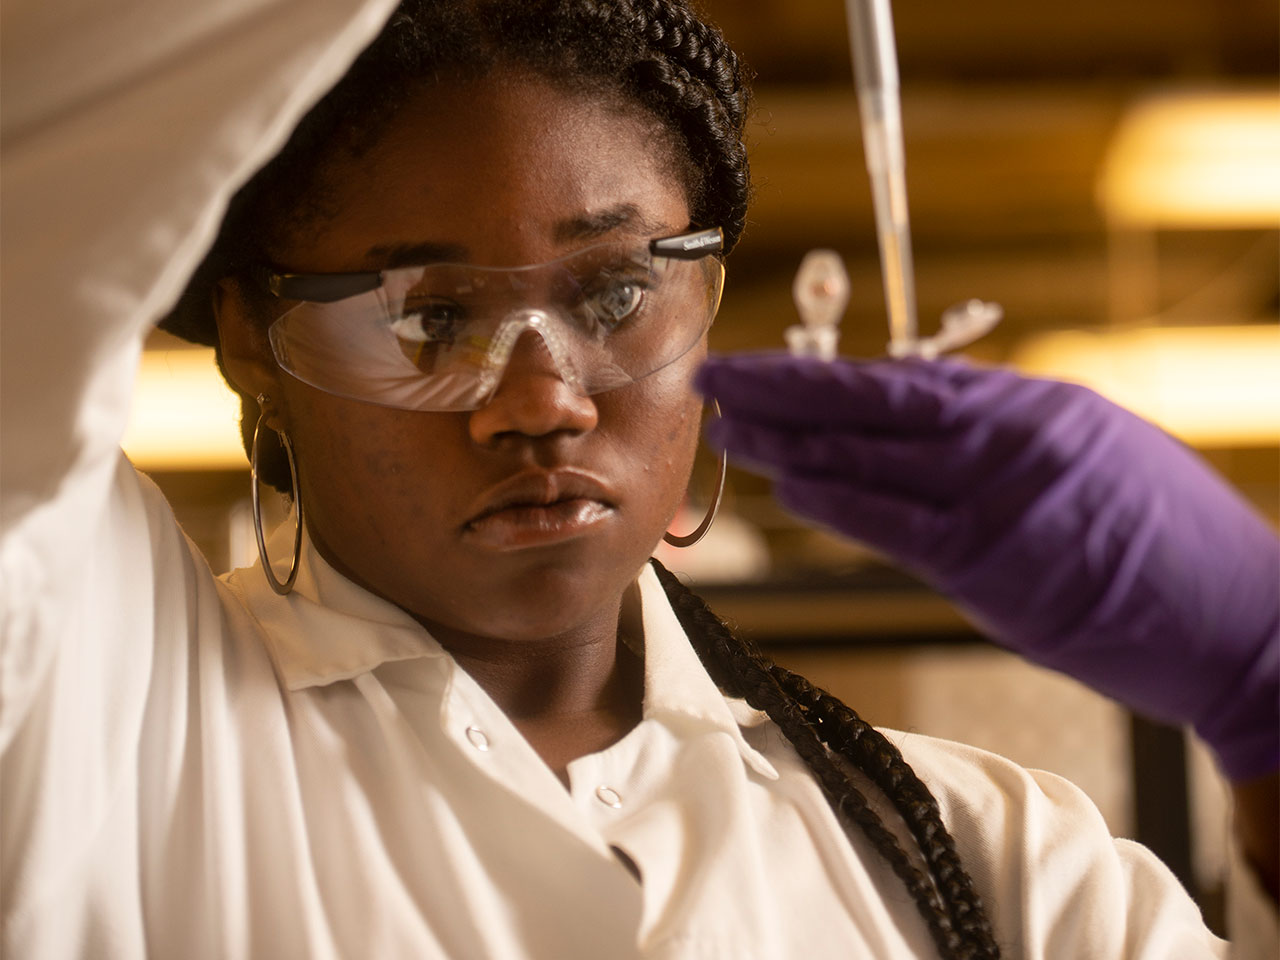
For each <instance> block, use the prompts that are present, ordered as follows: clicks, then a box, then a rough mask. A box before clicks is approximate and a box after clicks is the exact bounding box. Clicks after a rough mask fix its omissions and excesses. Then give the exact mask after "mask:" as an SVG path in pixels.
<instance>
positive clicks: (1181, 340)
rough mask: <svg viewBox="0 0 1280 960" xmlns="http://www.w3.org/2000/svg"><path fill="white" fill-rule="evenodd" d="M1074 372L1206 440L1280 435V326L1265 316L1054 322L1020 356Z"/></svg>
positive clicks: (1048, 369) (1061, 375)
mask: <svg viewBox="0 0 1280 960" xmlns="http://www.w3.org/2000/svg"><path fill="white" fill-rule="evenodd" d="M1011 361H1012V363H1013V365H1014V366H1015V367H1017V368H1018V369H1020V370H1021V371H1023V372H1024V373H1029V374H1032V375H1034V376H1043V377H1051V378H1054V379H1058V380H1070V381H1072V382H1074V383H1082V384H1084V385H1085V386H1088V387H1092V388H1093V389H1095V390H1097V391H1098V392H1099V393H1101V394H1102V395H1103V396H1105V397H1107V398H1109V399H1111V400H1114V401H1115V402H1116V403H1119V404H1120V405H1121V406H1124V407H1128V408H1129V409H1130V410H1132V411H1134V412H1135V413H1137V414H1140V415H1141V416H1144V417H1146V418H1147V419H1149V420H1152V421H1154V422H1156V423H1158V424H1160V426H1162V427H1163V428H1164V429H1165V430H1168V431H1169V432H1170V433H1172V434H1174V435H1175V436H1177V437H1179V438H1180V439H1182V440H1184V441H1185V442H1187V443H1189V444H1191V445H1193V446H1196V447H1200V448H1206V449H1208V448H1222V447H1228V448H1229V447H1249V446H1265V445H1268V444H1275V443H1280V327H1277V326H1269V325H1264V324H1246V325H1240V326H1212V327H1209V326H1204V327H1151V328H1145V329H1141V328H1139V329H1123V328H1122V329H1117V330H1105V329H1104V330H1096V331H1085V330H1055V331H1049V332H1046V333H1042V334H1037V335H1035V336H1032V337H1029V338H1027V339H1026V340H1024V341H1023V342H1022V344H1021V345H1019V346H1018V347H1017V348H1016V349H1015V350H1014V353H1013V355H1012V357H1011Z"/></svg>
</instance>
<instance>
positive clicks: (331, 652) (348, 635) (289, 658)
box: [229, 519, 447, 691]
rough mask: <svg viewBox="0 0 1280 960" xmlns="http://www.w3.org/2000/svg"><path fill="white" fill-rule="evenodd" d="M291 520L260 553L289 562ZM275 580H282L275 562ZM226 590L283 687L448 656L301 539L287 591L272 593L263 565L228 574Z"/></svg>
mask: <svg viewBox="0 0 1280 960" xmlns="http://www.w3.org/2000/svg"><path fill="white" fill-rule="evenodd" d="M293 531H294V525H293V521H292V520H291V519H290V520H286V521H285V522H284V523H283V524H282V525H281V526H280V527H278V528H277V529H276V531H275V532H274V533H273V534H272V535H271V537H270V538H269V540H268V541H267V554H268V556H271V557H277V558H284V557H288V556H289V554H290V552H291V551H292V550H293ZM276 569H277V571H278V573H277V575H282V573H281V572H279V571H280V565H279V563H277V565H276ZM229 582H230V583H231V585H232V587H233V589H236V590H238V591H239V592H240V594H241V596H242V597H243V598H244V600H245V605H246V606H247V607H248V608H249V611H250V612H251V613H252V614H253V617H254V619H256V620H257V621H258V624H259V626H261V627H262V633H263V636H264V637H265V638H266V642H267V649H268V652H269V653H270V655H271V659H272V661H273V662H274V664H275V667H276V673H277V675H278V676H279V677H280V679H281V681H282V682H283V683H284V685H285V686H286V687H287V688H288V689H290V690H294V691H296V690H302V689H305V688H307V687H319V686H324V685H325V684H329V683H333V682H335V681H338V680H350V679H351V678H353V677H357V676H360V675H361V674H363V673H368V672H369V671H371V670H373V669H374V668H375V667H378V666H379V665H381V664H383V663H389V662H391V661H395V660H409V659H413V658H415V657H432V658H439V657H445V656H447V654H446V652H445V650H444V648H443V647H441V646H440V644H439V643H438V642H437V641H436V640H435V638H433V637H432V636H431V634H429V633H428V632H427V631H426V630H425V629H423V627H422V625H421V624H420V623H418V622H417V621H416V620H414V619H413V617H411V616H409V614H407V613H405V612H404V611H403V610H401V609H400V608H399V607H397V606H395V604H392V603H388V602H387V601H385V600H383V599H382V598H381V597H377V596H375V595H374V594H372V593H370V592H369V591H368V590H365V589H364V588H363V587H360V586H357V585H356V584H354V583H352V582H351V581H350V580H348V579H347V578H346V577H344V576H343V575H342V574H340V573H338V571H336V570H334V569H333V567H331V566H330V565H329V564H328V563H327V562H326V561H325V559H324V558H323V557H321V556H320V554H319V553H318V552H317V551H316V549H315V546H314V545H313V544H312V542H311V538H310V537H308V536H307V535H306V534H305V533H304V534H303V537H302V556H301V559H300V560H299V565H298V578H297V580H296V581H295V582H294V585H293V590H292V591H291V592H290V593H289V594H288V595H287V596H284V597H281V596H278V595H277V594H276V593H275V592H274V591H273V590H272V589H271V587H270V586H269V585H268V584H267V578H266V577H265V576H264V575H263V573H262V561H261V560H259V561H258V562H257V563H255V564H254V565H253V566H252V567H250V568H248V569H244V570H236V571H234V572H233V573H232V574H231V576H230V578H229Z"/></svg>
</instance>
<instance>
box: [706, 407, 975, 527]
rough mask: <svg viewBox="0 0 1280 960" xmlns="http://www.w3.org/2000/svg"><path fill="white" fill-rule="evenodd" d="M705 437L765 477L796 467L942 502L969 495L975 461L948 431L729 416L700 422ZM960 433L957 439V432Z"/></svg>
mask: <svg viewBox="0 0 1280 960" xmlns="http://www.w3.org/2000/svg"><path fill="white" fill-rule="evenodd" d="M706 436H707V441H708V442H709V443H710V444H711V446H712V447H713V448H715V449H718V450H725V451H727V452H728V453H729V455H730V457H731V458H732V459H733V460H734V462H735V463H739V464H745V465H746V466H747V468H748V469H753V470H754V472H757V473H763V474H765V475H766V476H773V475H776V474H779V473H795V474H803V475H805V476H809V477H813V478H824V479H829V480H842V481H844V482H845V483H847V484H849V485H850V486H857V487H862V488H864V489H868V490H875V491H878V492H881V493H888V494H893V495H895V496H901V497H905V498H908V499H912V500H922V501H924V502H926V503H929V504H931V505H933V506H948V505H951V504H953V503H955V502H956V501H957V500H958V499H960V498H962V497H964V496H971V495H972V494H973V492H974V487H975V485H976V484H975V481H976V479H977V478H976V477H975V473H976V472H977V471H978V470H980V469H981V468H982V466H983V461H981V460H980V459H978V460H975V458H973V457H971V456H969V455H968V449H967V446H966V445H965V444H964V443H957V440H956V439H955V438H954V437H952V436H948V435H941V436H940V435H935V434H924V435H919V436H913V435H905V436H886V435H883V434H874V433H873V434H866V433H859V432H857V431H854V430H852V429H848V428H842V429H832V428H829V427H821V428H818V429H797V428H795V427H775V426H771V425H767V424H760V423H757V422H754V421H743V420H740V419H738V418H737V417H723V416H722V417H721V418H719V419H716V420H713V421H711V422H710V423H708V424H707V427H706ZM962 439H963V438H962Z"/></svg>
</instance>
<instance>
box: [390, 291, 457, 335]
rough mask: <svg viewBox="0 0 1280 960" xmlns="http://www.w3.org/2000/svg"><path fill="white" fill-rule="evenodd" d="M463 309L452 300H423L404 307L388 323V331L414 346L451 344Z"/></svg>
mask: <svg viewBox="0 0 1280 960" xmlns="http://www.w3.org/2000/svg"><path fill="white" fill-rule="evenodd" d="M463 313H464V311H463V309H462V307H461V305H460V304H458V303H455V302H454V301H452V300H435V299H432V300H425V301H419V302H417V303H414V304H413V305H412V306H410V305H408V304H406V305H405V307H404V310H403V311H402V312H401V313H400V315H399V316H398V317H396V318H395V319H394V320H392V321H391V330H392V332H393V333H394V334H395V335H396V336H397V337H399V338H400V339H401V340H411V341H413V342H415V343H446V344H452V343H453V342H454V340H455V339H457V335H458V330H459V329H460V328H461V326H462V323H463V319H464V317H463Z"/></svg>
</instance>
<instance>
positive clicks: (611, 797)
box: [596, 786, 622, 810]
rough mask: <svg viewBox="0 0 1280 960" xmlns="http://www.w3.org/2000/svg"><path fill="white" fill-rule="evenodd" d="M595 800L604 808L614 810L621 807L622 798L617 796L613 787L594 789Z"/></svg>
mask: <svg viewBox="0 0 1280 960" xmlns="http://www.w3.org/2000/svg"><path fill="white" fill-rule="evenodd" d="M596 799H597V800H599V801H600V802H601V803H603V804H604V805H605V806H606V807H613V809H615V810H618V809H620V808H621V807H622V797H621V796H619V795H618V791H617V790H615V789H613V787H605V786H599V787H596Z"/></svg>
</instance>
